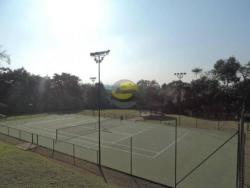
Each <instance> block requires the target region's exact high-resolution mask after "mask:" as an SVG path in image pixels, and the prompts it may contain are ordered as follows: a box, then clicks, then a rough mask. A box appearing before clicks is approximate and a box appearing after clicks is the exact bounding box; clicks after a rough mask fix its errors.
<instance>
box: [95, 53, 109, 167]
mask: <svg viewBox="0 0 250 188" xmlns="http://www.w3.org/2000/svg"><path fill="white" fill-rule="evenodd" d="M109 52H110V50H107V51H101V52H93V53H90V56H91V57H94V60H95V62H96V63H97V64H98V148H99V149H98V150H99V155H98V163H99V164H98V165H99V167H100V168H101V166H102V165H101V104H100V103H101V100H100V96H101V95H100V92H101V89H100V86H101V78H100V77H101V76H100V75H101V74H100V72H101V70H100V64H101V62H102V60H103V59H104V57H105V56H106V55H108V54H109Z"/></svg>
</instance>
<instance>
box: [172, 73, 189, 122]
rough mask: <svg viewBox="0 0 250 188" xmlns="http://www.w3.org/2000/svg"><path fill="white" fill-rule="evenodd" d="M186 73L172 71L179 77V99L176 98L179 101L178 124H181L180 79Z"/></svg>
mask: <svg viewBox="0 0 250 188" xmlns="http://www.w3.org/2000/svg"><path fill="white" fill-rule="evenodd" d="M186 74H187V73H185V72H177V73H174V75H175V76H176V77H177V78H178V79H179V94H178V95H179V100H178V103H179V117H178V119H179V126H180V125H181V89H182V88H181V79H182V78H183V77H184V76H185V75H186Z"/></svg>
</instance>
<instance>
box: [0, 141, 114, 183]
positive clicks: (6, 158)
mask: <svg viewBox="0 0 250 188" xmlns="http://www.w3.org/2000/svg"><path fill="white" fill-rule="evenodd" d="M0 165H1V167H0V187H1V188H2V187H3V188H16V187H18V188H22V187H32V188H33V187H35V188H38V187H43V188H44V187H46V188H47V187H65V188H66V187H70V188H74V187H77V188H79V187H84V188H108V187H114V186H111V185H108V184H106V183H105V182H104V181H103V179H102V178H101V177H99V176H95V175H93V174H90V173H88V172H86V173H85V172H79V171H78V170H76V169H74V168H70V167H67V166H62V164H61V163H54V161H51V160H49V159H46V158H45V157H42V156H40V155H37V154H34V153H32V152H27V151H23V150H20V149H18V148H16V146H14V145H10V144H6V143H3V142H2V141H0Z"/></svg>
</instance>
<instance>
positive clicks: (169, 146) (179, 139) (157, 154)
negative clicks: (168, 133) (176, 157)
mask: <svg viewBox="0 0 250 188" xmlns="http://www.w3.org/2000/svg"><path fill="white" fill-rule="evenodd" d="M189 133H190V131H187V132H185V133H184V134H183V135H181V136H180V137H179V138H178V139H177V143H178V142H179V141H181V140H182V139H183V138H184V137H185V136H187V135H188V134H189ZM174 144H175V141H173V142H172V143H170V144H169V145H167V146H166V147H165V148H164V149H162V150H161V151H159V152H158V153H156V154H155V155H154V156H153V159H154V158H156V157H158V156H159V155H161V154H162V153H163V152H165V151H167V150H168V149H169V148H171V147H172V146H173V145H174Z"/></svg>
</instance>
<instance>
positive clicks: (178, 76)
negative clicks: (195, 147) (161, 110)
mask: <svg viewBox="0 0 250 188" xmlns="http://www.w3.org/2000/svg"><path fill="white" fill-rule="evenodd" d="M174 75H175V76H177V78H178V79H179V81H180V84H179V99H178V103H179V116H178V121H179V126H180V124H181V79H182V78H183V77H184V75H186V73H185V72H177V73H174ZM174 168H175V170H174V172H175V175H174V188H176V187H177V121H176V124H175V161H174Z"/></svg>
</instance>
